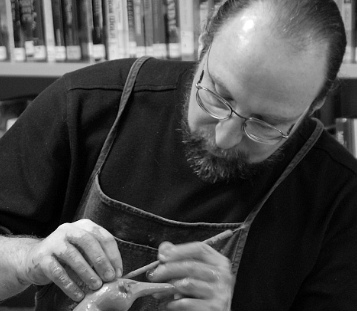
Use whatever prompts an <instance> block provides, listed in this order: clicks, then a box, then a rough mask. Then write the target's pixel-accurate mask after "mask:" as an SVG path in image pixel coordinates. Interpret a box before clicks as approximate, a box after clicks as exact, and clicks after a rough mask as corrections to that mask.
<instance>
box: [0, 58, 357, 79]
mask: <svg viewBox="0 0 357 311" xmlns="http://www.w3.org/2000/svg"><path fill="white" fill-rule="evenodd" d="M92 64H93V63H85V62H82V63H70V62H67V63H40V62H38V63H36V62H24V63H14V62H0V77H28V78H31V77H52V78H58V77H60V76H62V75H63V74H65V73H66V72H70V71H74V70H77V69H80V68H83V67H86V66H89V65H92ZM340 77H341V78H343V79H357V64H343V65H342V68H341V71H340Z"/></svg>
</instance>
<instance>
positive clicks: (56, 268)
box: [42, 256, 84, 301]
mask: <svg viewBox="0 0 357 311" xmlns="http://www.w3.org/2000/svg"><path fill="white" fill-rule="evenodd" d="M42 264H43V267H44V268H43V273H44V274H45V275H46V276H47V277H48V278H49V279H50V280H52V282H53V283H55V284H56V285H57V286H58V287H59V288H60V289H61V290H62V291H63V292H64V293H65V294H66V295H67V296H68V297H70V298H71V299H72V300H74V301H80V300H82V299H83V297H84V293H83V291H82V290H81V289H80V288H79V287H78V286H77V284H76V283H75V282H74V281H73V280H72V279H71V278H70V277H69V276H68V274H67V272H66V270H65V269H64V268H63V267H62V265H61V264H60V263H59V262H58V261H57V260H56V258H54V257H52V256H46V257H44V258H43V262H42Z"/></svg>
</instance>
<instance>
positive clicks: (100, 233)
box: [91, 226, 123, 277]
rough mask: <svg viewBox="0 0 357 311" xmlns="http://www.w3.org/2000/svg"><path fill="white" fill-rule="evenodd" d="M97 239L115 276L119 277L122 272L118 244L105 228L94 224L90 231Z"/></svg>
mask: <svg viewBox="0 0 357 311" xmlns="http://www.w3.org/2000/svg"><path fill="white" fill-rule="evenodd" d="M91 233H92V234H93V235H94V236H95V237H96V238H97V240H98V241H99V243H100V245H101V246H102V249H103V251H104V253H105V254H106V255H107V257H108V259H109V261H110V263H111V264H112V266H113V268H114V270H115V273H116V277H121V276H122V273H123V262H122V258H121V255H120V252H119V249H118V244H117V242H116V241H115V239H114V237H113V235H112V234H111V233H110V232H109V231H107V230H106V229H104V228H102V227H99V226H96V228H95V229H94V230H93V231H92V232H91Z"/></svg>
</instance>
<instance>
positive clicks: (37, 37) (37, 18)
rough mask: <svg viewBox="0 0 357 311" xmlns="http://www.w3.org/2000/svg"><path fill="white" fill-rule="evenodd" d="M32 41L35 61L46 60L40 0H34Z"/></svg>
mask: <svg viewBox="0 0 357 311" xmlns="http://www.w3.org/2000/svg"><path fill="white" fill-rule="evenodd" d="M33 42H34V59H35V61H38V62H45V61H47V52H46V45H45V33H44V21H43V7H42V0H34V14H33Z"/></svg>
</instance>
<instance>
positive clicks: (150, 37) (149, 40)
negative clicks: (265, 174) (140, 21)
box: [143, 0, 154, 56]
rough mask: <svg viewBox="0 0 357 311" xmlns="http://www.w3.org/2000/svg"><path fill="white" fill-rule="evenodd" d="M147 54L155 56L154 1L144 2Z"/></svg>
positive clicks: (144, 0) (145, 0)
mask: <svg viewBox="0 0 357 311" xmlns="http://www.w3.org/2000/svg"><path fill="white" fill-rule="evenodd" d="M143 8H144V37H145V54H146V55H148V56H154V24H153V10H152V0H143Z"/></svg>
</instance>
